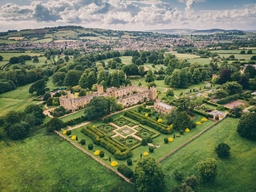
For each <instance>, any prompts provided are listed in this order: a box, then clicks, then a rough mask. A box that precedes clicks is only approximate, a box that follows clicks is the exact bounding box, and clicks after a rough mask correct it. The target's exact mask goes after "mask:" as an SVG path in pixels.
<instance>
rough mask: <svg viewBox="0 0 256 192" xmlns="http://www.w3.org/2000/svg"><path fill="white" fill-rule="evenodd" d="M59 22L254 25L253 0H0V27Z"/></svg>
mask: <svg viewBox="0 0 256 192" xmlns="http://www.w3.org/2000/svg"><path fill="white" fill-rule="evenodd" d="M62 25H77V26H83V27H90V28H106V29H116V30H138V31H143V30H153V29H174V28H175V29H176V28H190V29H212V28H220V29H241V30H256V0H41V1H37V0H36V1H34V0H0V31H7V30H10V29H17V30H20V29H34V28H43V27H54V26H62Z"/></svg>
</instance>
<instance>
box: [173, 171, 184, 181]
mask: <svg viewBox="0 0 256 192" xmlns="http://www.w3.org/2000/svg"><path fill="white" fill-rule="evenodd" d="M174 178H175V179H176V180H177V181H181V180H182V179H183V178H184V174H183V173H181V172H180V171H178V170H175V171H174Z"/></svg>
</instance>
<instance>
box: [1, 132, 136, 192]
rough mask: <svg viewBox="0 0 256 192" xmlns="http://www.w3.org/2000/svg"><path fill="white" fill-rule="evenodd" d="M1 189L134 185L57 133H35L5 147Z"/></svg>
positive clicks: (94, 188)
mask: <svg viewBox="0 0 256 192" xmlns="http://www.w3.org/2000/svg"><path fill="white" fill-rule="evenodd" d="M0 141H1V140H0ZM2 143H3V141H1V144H0V146H1V153H0V159H1V161H0V172H1V174H0V180H1V183H0V191H2V192H9V191H90V192H98V191H108V190H109V189H112V190H113V188H115V186H124V187H125V188H126V190H125V191H132V190H133V187H132V186H131V185H128V184H127V183H125V182H123V181H122V179H121V178H120V177H119V176H117V175H116V174H115V173H113V172H111V171H109V170H108V169H106V168H105V167H103V166H101V165H100V164H99V163H97V162H96V161H94V160H92V159H91V158H90V157H88V156H87V155H85V154H84V153H82V152H81V151H79V150H77V149H75V148H74V147H73V146H72V145H70V144H69V143H68V142H66V141H64V140H63V139H61V138H60V137H59V136H57V135H55V134H46V133H45V130H44V129H43V130H40V131H39V132H38V133H37V134H36V135H34V136H31V137H30V138H27V139H25V140H23V141H19V142H15V143H13V144H12V146H11V147H4V146H3V144H2Z"/></svg>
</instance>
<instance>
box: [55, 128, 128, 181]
mask: <svg viewBox="0 0 256 192" xmlns="http://www.w3.org/2000/svg"><path fill="white" fill-rule="evenodd" d="M54 132H55V133H56V134H57V135H59V136H60V137H61V138H63V139H65V140H66V141H67V142H69V143H70V144H71V145H73V146H74V147H76V148H77V149H79V150H80V151H82V152H83V153H85V154H86V155H88V156H89V157H91V158H93V159H94V160H95V161H97V162H98V163H100V164H101V165H103V166H104V167H106V168H107V169H109V170H111V171H113V172H114V173H116V174H117V175H118V176H119V177H121V178H123V179H124V180H125V181H126V182H128V183H131V184H133V183H132V182H131V181H130V179H128V178H127V177H125V176H124V175H122V174H121V173H119V172H118V171H117V170H115V169H113V168H112V167H111V166H109V165H107V164H106V163H103V162H102V161H101V160H99V159H97V158H96V157H94V156H93V155H92V154H90V153H89V152H88V151H86V150H85V149H84V148H83V147H81V146H80V145H78V144H77V143H75V142H74V141H72V140H70V139H69V138H67V137H65V136H64V135H62V134H61V133H60V132H58V131H54Z"/></svg>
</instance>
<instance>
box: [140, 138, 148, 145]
mask: <svg viewBox="0 0 256 192" xmlns="http://www.w3.org/2000/svg"><path fill="white" fill-rule="evenodd" d="M147 144H148V143H147V140H146V139H145V138H143V139H142V140H141V145H142V146H147Z"/></svg>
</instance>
